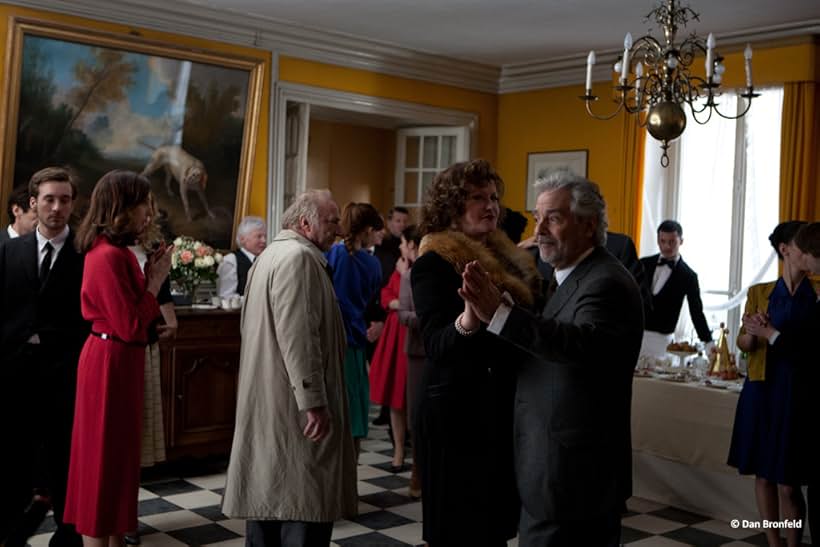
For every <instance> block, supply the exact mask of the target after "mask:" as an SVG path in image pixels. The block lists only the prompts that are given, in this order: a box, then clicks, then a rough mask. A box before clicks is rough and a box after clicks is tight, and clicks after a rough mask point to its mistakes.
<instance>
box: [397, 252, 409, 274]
mask: <svg viewBox="0 0 820 547" xmlns="http://www.w3.org/2000/svg"><path fill="white" fill-rule="evenodd" d="M409 269H410V263H409V262H408V261H407V259H406V258H404V257H403V256H402V257H399V259H398V260H397V261H396V271H397V272H399V275H404V274H406V273H407V270H409Z"/></svg>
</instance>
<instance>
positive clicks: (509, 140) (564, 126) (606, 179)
mask: <svg viewBox="0 0 820 547" xmlns="http://www.w3.org/2000/svg"><path fill="white" fill-rule="evenodd" d="M753 47H754V46H753ZM725 64H726V68H727V72H726V83H727V86H730V87H733V86H741V85H745V79H744V72H743V52H742V51H739V52H734V53H731V54H729V55H726V61H725ZM818 64H820V63H819V62H818V46H816V45H814V44H811V43H804V44H797V45H790V46H782V47H770V48H756V49H755V52H754V58H753V79H754V82H755V85H756V86H761V85H771V84H775V83H782V82H787V81H820V77H819V76H820V70H818ZM582 77H583V73H582V71H581V70H579V74H578V78H579V84H578V85H577V86H571V87H561V88H554V89H544V90H539V91H527V92H521V93H509V94H504V95H501V96H500V97H499V107H498V120H499V121H498V161H497V166H498V170H499V172H500V173H501V174H502V176H503V177H504V180H505V181H506V183H507V196H506V198H505V202H506V204H507V205H508V206H509V207H511V208H513V209H518V210H522V209H523V208H524V206H525V199H526V194H525V185H526V177H527V154H528V153H530V152H548V151H561V150H574V149H582V148H586V149H588V150H589V164H588V176H589V178H590V179H591V180H594V181H596V182H598V183H599V184H600V185H601V190H602V191H603V193H604V197H605V198H606V200H607V205H608V211H609V220H610V227H611V229H613V230H614V231H625V232H627V233H631V231H632V230H631V227H632V225H633V223H632V222H631V216H632V214H634V213H630V211H633V210H634V209H635V207H634V206H633V205H632V204H634V203H635V202H636V193H637V192H638V191H639V185H638V184H637V181H634V180H629V181H628V180H625V168H624V164H623V162H624V157H625V156H624V154H625V153H626V143H625V139H624V134H625V132H624V126H625V122H624V115H623V114H620V115H618V116H616V117H615V118H613V119H612V120H609V121H598V120H595V119H593V118H591V117H590V116H589V115H587V113H586V111H585V109H584V105H583V102H582V101H581V100H580V99H578V98H577V97H578V95H580V94H581V93H582V89H581V87H582V84H581V83H580V82H581V79H582ZM594 93H595V94H597V95H598V96H600V97H607V96H609V94H610V93H611V91H610V88H609V85H608V84H607V83H605V82H604V83H599V84H594ZM612 105H613V103H611V102H608V101H606V100H600V101H598V102H597V103H596V104H595V105H594V107H595V108H594V111H596V112H599V113H608V112H611V111H612V109H613V106H612ZM752 108H754V106H752ZM815 213H816V214H817V213H820V211H816V212H815ZM815 216H816V215H815ZM627 217H629V218H627ZM529 228H530V230H531V229H532V223H530V227H529ZM632 235H633V236H634V235H635V234H632Z"/></svg>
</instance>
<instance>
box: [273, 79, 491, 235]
mask: <svg viewBox="0 0 820 547" xmlns="http://www.w3.org/2000/svg"><path fill="white" fill-rule="evenodd" d="M272 99H273V100H272V103H273V117H272V121H271V155H270V159H271V161H270V169H269V171H268V173H269V176H268V232H269V234H268V235H269V236H270V237H269V240H270V239H271V238H272V236H274V235H276V233H277V232H278V231H279V223H280V219H281V216H282V213H283V212H284V211H283V210H282V202H283V198H284V186H283V185H282V184H279V183H278V182H279V181H283V180H284V178H285V129H286V119H287V103H288V101H293V102H302V103H308V104H312V105H320V106H325V107H331V108H337V109H340V110H350V111H353V112H361V113H363V114H378V115H380V116H389V117H394V118H400V119H404V120H415V121H417V122H418V125H452V126H464V127H467V128H469V131H470V157H475V156H476V155H477V151H478V114H476V113H473V112H465V111H461V110H451V109H447V108H438V107H435V106H428V105H423V104H418V103H411V102H405V101H397V100H394V99H383V98H380V97H372V96H370V95H362V94H359V93H349V92H346V91H337V90H334V89H326V88H321V87H313V86H308V85H302V84H294V83H290V82H281V81H277V82H275V84H274V92H273V94H272Z"/></svg>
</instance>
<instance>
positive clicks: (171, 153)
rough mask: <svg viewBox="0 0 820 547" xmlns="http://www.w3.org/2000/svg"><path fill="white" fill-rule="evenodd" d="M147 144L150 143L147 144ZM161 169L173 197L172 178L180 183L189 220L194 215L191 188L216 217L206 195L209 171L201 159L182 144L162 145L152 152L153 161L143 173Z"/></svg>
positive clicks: (180, 190) (207, 210)
mask: <svg viewBox="0 0 820 547" xmlns="http://www.w3.org/2000/svg"><path fill="white" fill-rule="evenodd" d="M143 144H145V143H143ZM145 146H148V145H147V144H145ZM152 148H153V147H152ZM159 169H164V170H165V187H166V188H167V189H168V194H169V195H170V196H171V197H174V190H173V189H172V188H171V179H176V181H177V183H179V196H180V197H181V198H182V206H183V207H184V208H185V216H186V217H187V218H188V221H189V222H190V221H191V219H192V217H191V208H190V205H189V203H188V192H189V191H191V190H193V191H194V192H196V193H197V195H198V196H199V200H200V201H201V202H202V206H203V207H204V208H205V212H206V213H207V214H208V217H210V218H216V215H214V213H213V212H212V211H211V208H210V207H209V206H208V200H207V198H206V197H205V187H206V186H207V183H208V172H207V171H205V166H204V165H203V164H202V162H201V161H199V160H198V159H196V158H195V157H193V156H192V155H191V154H189V153H188V152H186V151H185V150H183V149H182V147H181V146H177V145H169V146H160V147H158V148H154V153H153V154H151V161H149V162H148V165H146V166H145V169H143V170H142V174H143V175H145V176H146V177H148V176H151V174H153V173H154V172H156V171H158V170H159Z"/></svg>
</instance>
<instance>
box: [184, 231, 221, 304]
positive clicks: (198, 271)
mask: <svg viewBox="0 0 820 547" xmlns="http://www.w3.org/2000/svg"><path fill="white" fill-rule="evenodd" d="M221 262H222V255H221V254H220V253H218V252H216V251H215V250H214V248H213V247H210V246H208V245H205V244H204V243H202V242H201V241H197V240H195V239H194V238H192V237H188V236H179V237H178V238H176V239H175V240H174V254H173V255H172V256H171V281H174V282H175V283H176V284H177V285H179V287H181V288H182V290H183V292H184V293H185V294H187V295H193V294H194V290H195V289H196V287H197V285H199V284H200V283H202V282H203V281H216V278H217V274H216V267H217V265H218V264H220V263H221Z"/></svg>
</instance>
